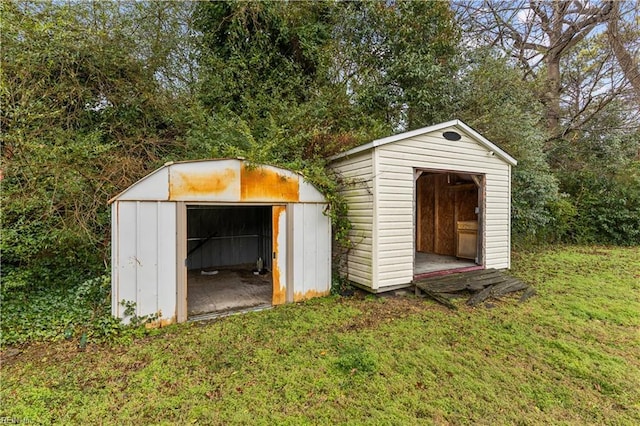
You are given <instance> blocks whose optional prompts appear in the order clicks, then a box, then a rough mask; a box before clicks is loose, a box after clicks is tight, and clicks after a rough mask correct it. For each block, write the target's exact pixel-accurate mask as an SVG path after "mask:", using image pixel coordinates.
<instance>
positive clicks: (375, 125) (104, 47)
mask: <svg viewBox="0 0 640 426" xmlns="http://www.w3.org/2000/svg"><path fill="white" fill-rule="evenodd" d="M565 3H566V2H563V5H564V4H565ZM469 4H471V3H469ZM599 5H600V3H599ZM625 6H627V5H625ZM602 7H604V6H602ZM0 8H1V10H0V11H1V13H2V20H1V21H0V25H1V28H0V30H1V34H2V52H1V58H2V69H1V74H0V78H1V84H0V96H1V106H2V109H1V113H0V120H1V121H0V124H1V126H2V134H1V142H2V166H1V174H2V198H3V201H2V211H1V216H0V220H1V223H0V226H1V227H2V240H1V245H0V248H1V250H2V267H3V268H2V275H3V277H2V278H3V279H2V284H3V285H2V296H3V305H4V306H5V308H4V309H8V310H7V311H6V312H8V313H9V314H11V312H12V311H11V307H10V303H11V301H12V300H13V301H14V302H16V303H22V302H20V301H21V300H26V299H24V298H22V299H21V297H23V296H24V295H23V294H22V293H20V291H22V290H19V289H23V290H24V291H33V292H42V291H53V290H52V289H53V288H56V290H55V291H56V292H58V293H55V294H58V296H55V297H54V296H52V300H53V299H55V298H56V297H59V301H62V300H65V298H68V297H71V296H69V294H75V293H74V291H75V290H76V288H77V287H78V286H79V285H80V284H81V283H86V282H93V281H91V280H92V279H94V277H96V276H99V275H101V274H102V273H103V271H104V268H105V265H107V264H108V262H109V244H110V241H109V239H110V232H109V224H110V214H109V207H108V200H109V199H110V198H111V197H113V196H114V195H116V194H117V193H118V192H119V191H121V190H123V189H124V188H126V187H127V186H129V185H130V184H132V183H133V182H135V181H136V180H137V179H139V178H141V177H142V176H144V175H146V174H147V173H149V172H150V171H151V170H153V169H155V168H157V167H158V166H160V165H162V164H163V163H164V162H166V161H169V160H185V159H195V158H208V157H209V158H211V157H220V156H244V157H247V158H249V159H250V160H253V161H256V162H266V163H272V164H277V165H280V166H284V167H288V168H291V169H295V170H300V171H303V172H304V173H305V174H306V175H307V177H308V178H309V179H310V180H311V181H312V182H314V183H315V184H316V185H317V186H318V187H319V188H320V189H321V190H322V191H323V192H325V193H326V195H327V197H328V199H329V200H330V201H331V203H332V206H333V208H332V210H331V211H330V214H331V217H332V221H333V225H334V231H335V235H336V239H337V240H338V241H341V242H343V243H345V244H348V241H346V236H347V234H348V230H349V226H350V225H349V223H348V221H347V220H346V218H345V212H346V205H345V204H344V202H343V201H342V200H341V198H340V196H339V194H338V189H339V187H340V185H343V184H344V182H342V181H341V179H340V176H334V175H332V173H331V172H329V171H328V170H327V169H326V167H325V166H326V159H327V157H329V156H330V155H331V154H334V153H337V152H340V151H342V150H345V149H348V148H350V147H353V146H355V145H357V144H360V143H364V142H367V141H370V140H372V139H374V138H377V137H381V136H386V135H389V134H391V133H393V132H399V131H404V130H409V129H415V128H419V127H422V126H426V125H430V124H434V123H436V122H440V121H443V120H448V119H452V118H461V119H462V120H464V121H465V122H467V123H468V124H470V125H471V126H472V127H474V128H476V129H477V130H479V131H480V132H481V133H483V134H484V135H486V136H487V137H488V138H489V139H490V140H492V141H494V142H495V143H497V144H498V145H500V146H502V147H503V148H504V149H505V150H506V151H507V152H509V153H510V154H512V155H513V156H514V157H515V158H517V159H518V160H519V165H518V166H517V167H516V168H515V169H514V174H513V212H512V215H513V232H514V241H515V242H516V243H530V242H539V241H553V242H557V241H571V242H574V241H577V242H599V243H606V244H640V231H639V230H640V214H639V212H638V209H639V204H640V183H639V180H640V177H639V175H640V174H639V172H638V159H639V158H638V155H639V152H640V130H639V128H640V125H639V123H638V117H637V115H634V114H637V111H638V109H639V108H638V106H637V104H634V102H635V100H634V98H633V97H632V96H629V95H627V92H626V91H625V90H626V88H627V87H629V85H625V84H623V83H624V81H625V80H624V75H623V74H621V71H620V69H619V67H617V65H616V62H615V60H616V58H615V57H614V56H613V55H612V54H611V52H610V51H609V50H607V49H608V47H607V46H608V44H607V43H606V39H605V38H604V36H603V35H598V34H596V35H595V36H591V35H588V33H585V36H584V38H583V39H581V41H576V42H575V43H573V42H572V45H571V47H570V48H567V49H565V50H563V54H562V56H561V57H559V59H558V60H559V61H560V62H559V66H560V70H561V71H562V74H561V78H562V87H564V88H565V89H566V90H565V92H564V93H565V95H566V96H565V97H561V98H560V99H559V102H560V103H559V104H558V105H559V106H558V108H560V109H559V111H560V113H561V114H562V116H561V117H560V121H559V124H558V126H560V127H559V128H561V129H562V132H560V134H558V133H557V132H555V131H554V132H555V133H553V132H550V131H549V128H548V127H547V121H546V118H547V115H548V110H549V99H548V97H547V95H545V90H547V89H548V87H549V82H548V81H546V80H545V75H546V74H545V73H544V72H542V71H544V68H542V71H540V70H538V71H539V72H537V73H536V72H534V71H535V70H532V69H528V68H527V64H526V63H523V62H522V61H521V59H522V58H520V57H517V55H516V53H517V51H518V49H517V48H518V46H517V45H515V44H513V43H509V42H506V41H505V40H506V39H505V38H503V39H501V42H503V43H502V44H501V46H500V47H501V48H500V49H498V48H497V47H496V46H497V45H496V43H493V42H492V43H489V42H488V40H485V39H484V38H483V37H481V36H478V35H477V33H476V35H474V34H473V33H472V32H471V31H472V29H473V28H476V27H477V26H476V27H474V22H475V23H476V24H477V22H479V19H480V17H482V18H483V19H485V21H486V22H489V21H491V20H496V19H499V18H504V17H505V15H503V13H506V12H504V11H502V9H500V10H498V9H496V13H495V14H494V15H491V16H489V15H482V10H480V9H479V10H478V11H476V12H475V13H473V14H471V15H466V16H465V15H464V14H461V13H459V11H458V12H454V9H452V8H451V7H450V5H449V4H448V3H446V2H441V1H424V2H381V1H358V2H313V3H306V2H274V1H267V2H244V1H239V2H194V3H191V2H145V1H142V2H53V1H52V2H29V1H26V2H18V1H13V2H2V3H1V4H0ZM627 9H628V8H627ZM505 10H507V9H505ZM625 10H626V9H625ZM542 12H543V11H541V13H542ZM623 12H624V11H621V12H620V13H621V14H622V13H623ZM624 13H626V12H624ZM578 17H580V15H579V14H578ZM605 18H606V16H604V15H603V17H602V19H603V21H602V22H603V23H604V24H606V21H605V20H604V19H605ZM527 19H529V18H527ZM485 21H483V22H484V23H485V24H486V22H485ZM526 23H527V25H528V27H527V28H531V29H532V31H533V29H535V28H534V27H535V25H536V21H535V20H532V21H530V22H529V21H527V22H526ZM483 25H484V24H483ZM487 25H488V24H487ZM618 27H619V28H617V29H616V31H618V33H616V36H619V37H618V40H619V41H620V43H622V44H620V46H621V49H622V50H624V49H627V50H628V51H629V52H631V54H634V52H635V51H634V50H632V48H633V44H632V43H629V42H628V40H629V39H630V38H629V37H632V36H633V34H635V33H634V32H633V31H636V30H635V29H634V27H633V26H632V25H628V22H627V21H621V25H619V26H618ZM487 28H488V27H487ZM487 34H488V33H487ZM502 35H503V36H505V37H506V35H511V36H514V34H511V33H509V34H507V33H504V34H502ZM580 37H582V36H580ZM576 40H577V39H576ZM485 42H486V45H485V44H484V43H485ZM620 46H619V47H620ZM509 48H512V49H513V52H509V55H505V51H506V49H509ZM629 49H631V50H629ZM514 52H515V53H514ZM622 53H624V52H622ZM513 57H517V58H516V59H517V60H514V59H513ZM632 59H633V56H632ZM599 64H601V65H599ZM627 65H628V64H627ZM631 65H633V63H631ZM628 69H629V67H628V66H627V67H626V68H625V70H628ZM605 72H606V73H608V74H607V75H610V76H612V77H611V79H610V81H609V82H610V83H611V84H613V83H615V85H613V86H612V87H608V86H607V84H606V83H607V81H608V80H607V79H606V78H604V77H603V76H604V73H605ZM625 75H626V74H625ZM621 82H622V83H621ZM589 89H591V92H589V91H588V90H589ZM554 108H555V107H554ZM634 111H635V113H633V112H634ZM556 127H557V126H556ZM556 130H557V128H556ZM12 289H18V290H15V291H16V292H15V293H12V291H13V290H12ZM68 292H71V293H68ZM52 294H53V293H52ZM9 296H11V297H9ZM7 301H9V302H7ZM61 303H62V302H61ZM7 306H9V307H8V308H7ZM56 306H57V305H56ZM82 309H84V308H82ZM82 312H84V313H78V316H76V318H81V317H82V318H84V316H83V315H85V314H86V312H88V311H82ZM82 321H84V319H83V320H81V322H82Z"/></svg>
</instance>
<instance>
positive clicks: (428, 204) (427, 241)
mask: <svg viewBox="0 0 640 426" xmlns="http://www.w3.org/2000/svg"><path fill="white" fill-rule="evenodd" d="M434 177H435V175H432V174H431V175H429V174H423V175H422V176H420V177H419V178H418V182H417V187H416V191H417V201H418V202H417V206H416V208H417V214H416V216H417V224H416V226H417V232H416V240H417V241H416V246H417V250H418V251H422V252H428V253H433V250H434V242H435V239H434V236H435V222H434V218H435V216H434V208H435V182H434Z"/></svg>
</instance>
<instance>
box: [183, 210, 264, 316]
mask: <svg viewBox="0 0 640 426" xmlns="http://www.w3.org/2000/svg"><path fill="white" fill-rule="evenodd" d="M272 209H273V207H272V206H188V207H187V260H186V267H187V315H188V318H189V319H194V318H197V317H200V316H204V315H209V314H221V313H227V312H233V311H238V310H245V309H251V308H259V307H263V306H271V305H272V300H273V257H274V255H273V253H274V250H273V236H274V235H273V221H272Z"/></svg>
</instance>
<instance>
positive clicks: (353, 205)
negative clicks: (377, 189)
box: [333, 151, 374, 288]
mask: <svg viewBox="0 0 640 426" xmlns="http://www.w3.org/2000/svg"><path fill="white" fill-rule="evenodd" d="M372 167H373V160H372V155H371V151H368V152H364V153H361V154H356V155H354V156H353V157H349V158H344V159H341V160H340V161H338V162H337V163H335V164H334V165H333V168H334V169H335V170H336V171H337V172H339V173H340V174H341V175H342V177H343V178H344V179H345V182H346V183H347V185H346V187H345V188H344V190H343V195H344V197H345V200H346V201H347V203H348V204H349V215H348V218H349V220H350V221H351V225H352V227H353V228H352V229H351V232H350V235H349V237H350V238H351V241H352V242H353V244H354V247H353V248H352V249H351V250H350V252H349V254H348V257H347V266H346V270H344V271H342V272H343V273H344V274H345V275H346V276H347V278H348V279H349V280H351V281H353V282H355V283H358V284H360V285H362V286H366V287H369V288H373V270H372V251H373V211H374V202H373V187H372V183H373V168H372Z"/></svg>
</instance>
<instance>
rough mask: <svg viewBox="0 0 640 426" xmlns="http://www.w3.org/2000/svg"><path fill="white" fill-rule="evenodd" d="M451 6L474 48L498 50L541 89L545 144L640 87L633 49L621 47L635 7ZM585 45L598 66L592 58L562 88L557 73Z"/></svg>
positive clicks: (573, 0)
mask: <svg viewBox="0 0 640 426" xmlns="http://www.w3.org/2000/svg"><path fill="white" fill-rule="evenodd" d="M453 5H454V9H455V10H456V12H457V14H458V16H459V19H460V22H461V23H462V25H463V31H464V32H465V34H467V35H469V36H471V37H472V38H470V40H473V43H480V44H483V45H491V46H494V47H497V48H500V49H502V50H503V51H504V52H505V53H506V54H508V55H509V56H511V57H512V58H513V59H514V60H515V61H516V63H517V64H518V66H519V67H521V68H522V70H523V75H524V77H525V78H527V79H539V80H541V81H542V82H543V90H542V91H541V93H540V99H541V100H542V101H543V103H544V105H545V109H546V111H545V119H546V127H547V130H548V134H549V140H550V141H552V140H555V139H558V138H561V137H563V136H566V135H567V134H568V133H570V132H572V131H573V130H576V129H578V128H579V127H580V126H582V125H584V124H585V123H586V122H588V121H589V119H591V118H592V117H593V116H594V115H596V114H597V113H598V112H599V111H601V110H602V109H603V108H605V107H606V106H607V105H608V104H609V103H610V102H612V101H613V100H614V99H617V98H618V97H619V96H620V95H621V94H622V93H623V92H624V91H626V90H627V89H628V87H629V85H630V83H631V84H632V85H633V87H634V88H636V87H637V86H636V85H640V75H639V74H638V66H637V56H636V57H635V58H634V56H633V55H634V54H635V55H637V41H636V44H635V45H634V43H633V42H632V41H630V42H628V43H626V44H625V43H624V37H628V36H629V34H630V31H628V30H627V27H628V26H629V25H626V24H627V21H628V20H630V19H631V17H632V16H637V13H636V14H635V15H632V14H633V11H634V8H633V7H629V6H634V5H635V2H626V3H625V2H616V1H597V0H596V1H588V0H562V1H551V0H514V1H498V0H483V1H477V2H473V1H472V2H468V1H459V2H458V1H455V0H454V2H453ZM636 6H637V5H636ZM635 9H636V12H637V7H636V8H635ZM623 24H625V25H623ZM621 26H624V27H625V31H624V32H623V31H621V30H620V27H621ZM605 31H606V33H607V34H608V38H609V40H610V42H611V46H612V47H613V48H614V52H613V53H615V56H614V55H613V53H612V52H611V49H610V47H609V44H608V43H599V44H598V39H599V38H602V34H603V33H604V32H605ZM587 42H592V46H591V47H594V48H597V49H599V50H600V52H599V53H598V55H597V61H600V62H599V63H596V62H597V61H594V60H593V59H594V58H592V62H593V63H591V64H590V65H589V67H588V71H585V72H582V73H580V72H578V73H574V74H573V75H572V76H571V77H572V78H573V79H570V80H569V81H567V80H566V78H565V75H564V73H563V67H564V66H566V65H567V64H566V62H567V60H569V59H568V58H571V55H572V54H574V53H575V51H576V50H577V48H579V47H581V46H583V45H584V44H585V43H587ZM596 45H597V46H596ZM573 59H575V58H573ZM574 66H575V64H574ZM585 69H586V67H585ZM580 74H582V75H580ZM576 78H577V80H576ZM565 105H571V108H565V107H564V106H565Z"/></svg>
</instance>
